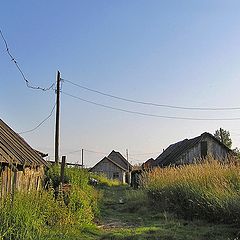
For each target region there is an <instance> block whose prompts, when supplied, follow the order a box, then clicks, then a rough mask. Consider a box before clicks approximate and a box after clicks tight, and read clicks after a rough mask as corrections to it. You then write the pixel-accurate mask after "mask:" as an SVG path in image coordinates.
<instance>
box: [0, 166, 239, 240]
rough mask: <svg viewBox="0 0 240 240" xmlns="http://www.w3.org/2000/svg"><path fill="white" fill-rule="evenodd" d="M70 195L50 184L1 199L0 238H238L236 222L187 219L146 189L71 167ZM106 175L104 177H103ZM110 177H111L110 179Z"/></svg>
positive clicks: (54, 179) (56, 171)
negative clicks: (92, 181) (93, 178)
mask: <svg viewBox="0 0 240 240" xmlns="http://www.w3.org/2000/svg"><path fill="white" fill-rule="evenodd" d="M66 173H67V174H66V179H65V181H66V182H68V184H70V185H69V186H70V191H69V192H68V194H67V195H64V194H62V193H61V191H60V192H58V195H57V198H56V195H55V194H54V190H53V186H54V184H57V182H58V181H59V175H58V174H59V169H51V170H50V172H48V175H47V176H48V179H49V180H50V179H51V184H50V185H48V190H47V191H46V190H42V191H40V192H30V193H28V194H26V193H25V194H23V193H16V195H15V200H14V202H11V199H8V201H5V202H1V204H0V240H23V239H29V240H49V239H50V240H59V239H62V240H81V239H82V240H128V239H129V240H130V239H131V240H135V239H136V240H150V239H151V240H154V239H156V240H160V239H161V240H164V239H165V240H170V239H173V240H175V239H176V240H181V239H184V240H204V239H206V240H214V239H218V240H234V239H235V240H236V239H237V237H238V236H240V234H239V228H238V227H236V226H235V225H227V224H222V225H219V224H213V223H208V222H204V221H200V220H193V221H189V220H184V219H181V218H176V216H175V215H173V214H170V213H167V212H166V211H164V210H163V209H159V208H157V207H155V206H154V205H152V202H151V201H149V195H148V194H147V191H145V190H139V189H138V190H133V189H131V188H130V187H128V186H126V185H119V183H118V184H117V185H116V184H115V183H112V184H111V183H110V182H108V183H107V184H100V185H98V186H97V187H96V188H94V187H92V186H89V184H88V179H89V177H90V175H89V173H88V172H86V171H83V170H80V169H70V168H69V169H67V171H66ZM104 181H105V180H104ZM108 181H109V180H108Z"/></svg>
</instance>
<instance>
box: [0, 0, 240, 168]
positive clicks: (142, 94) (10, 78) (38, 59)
mask: <svg viewBox="0 0 240 240" xmlns="http://www.w3.org/2000/svg"><path fill="white" fill-rule="evenodd" d="M239 7H240V2H239V1H231V0H230V1H220V0H217V1H194V0H192V1H173V0H172V1H160V0H156V1H154V0H148V1H147V0H145V1H143V0H132V1H124V0H123V1H110V0H101V1H99V0H88V1H80V0H72V1H71V2H70V1H69V2H67V1H21V2H20V1H2V2H1V3H0V8H1V9H2V11H1V15H0V22H1V29H2V31H3V33H4V35H5V38H6V39H7V41H8V44H9V47H10V50H11V52H12V54H13V55H14V57H15V58H16V60H17V61H18V63H19V65H20V66H21V68H22V70H23V71H24V73H25V74H26V76H27V78H28V79H29V81H30V82H31V83H32V84H33V85H38V86H48V85H50V84H51V83H52V82H54V81H55V78H56V71H57V70H59V71H60V72H61V76H62V78H64V79H67V80H70V81H73V82H75V83H78V84H81V85H84V86H86V87H89V88H93V89H97V90H99V91H103V92H107V93H110V94H113V95H117V96H121V97H125V98H131V99H136V100H141V101H148V102H156V103H162V104H170V105H180V106H189V107H235V106H240V101H239V87H240V83H239V76H240V72H239V62H240V61H239V60H240V47H239V40H240V30H239V22H240V15H239ZM0 56H1V57H0V66H1V68H0V69H1V71H0V79H1V83H2V85H1V88H0V102H1V105H0V106H1V112H0V113H1V118H2V119H3V120H4V121H5V122H6V123H8V124H9V125H10V126H11V127H12V128H13V129H14V130H15V131H17V132H21V131H25V130H29V129H31V128H33V127H35V126H36V125H37V124H38V123H39V122H40V121H41V120H42V119H44V118H45V117H46V116H47V115H48V114H49V112H50V111H51V109H52V107H53V104H54V101H55V94H54V92H53V91H49V92H41V91H34V90H31V89H29V88H27V87H26V85H25V84H24V81H23V79H22V78H21V75H20V74H19V72H18V71H17V69H16V67H15V66H14V64H13V63H12V62H11V60H10V58H9V56H8V55H7V53H6V50H5V46H4V43H3V42H2V41H0ZM63 91H65V92H67V93H71V94H73V95H76V96H78V97H82V98H84V99H87V100H90V101H94V102H97V103H100V104H106V105H109V106H113V107H117V108H124V109H127V110H131V111H140V112H145V113H150V114H157V115H167V116H178V117H195V118H236V117H240V110H235V111H221V112H217V111H212V112H211V111H187V110H173V109H165V108H156V107H150V106H141V105H136V104H131V103H126V102H123V101H117V100H114V99H110V98H107V97H103V96H100V95H97V94H95V93H91V92H88V91H85V90H82V89H80V88H77V87H74V86H72V85H70V84H69V83H67V82H63ZM54 122H55V117H54V115H53V116H52V117H51V119H49V120H48V121H46V122H45V124H44V125H43V126H42V127H40V128H39V129H37V130H36V131H34V132H31V133H27V134H24V135H22V136H23V137H24V138H25V139H26V140H27V141H28V142H29V143H30V144H31V145H32V146H33V147H35V148H37V149H39V150H41V151H43V152H48V153H49V155H50V156H53V152H54V151H53V146H54ZM239 122H240V121H239V120H238V121H186V120H169V119H161V118H153V117H143V116H136V115H133V114H128V113H123V112H117V111H114V110H110V109H104V108H101V107H99V106H94V105H91V104H88V103H84V102H81V101H78V100H76V99H73V98H71V97H69V96H65V95H62V97H61V153H62V154H64V153H68V152H70V151H75V150H77V149H80V148H85V149H89V150H94V151H98V152H103V153H107V152H110V151H111V150H112V149H115V150H118V151H120V152H122V153H124V152H125V149H126V148H128V149H129V153H130V160H131V161H133V163H138V162H141V161H144V160H146V159H147V158H149V157H156V156H157V155H158V152H159V153H160V152H161V151H162V149H163V148H166V147H167V146H168V145H169V144H171V143H173V142H176V141H179V140H182V139H184V138H191V137H194V136H197V135H199V134H201V133H202V132H205V131H208V132H211V133H212V132H214V131H215V130H216V129H217V128H219V127H222V128H225V129H227V130H229V131H230V133H232V139H233V146H234V147H236V146H240V127H239V126H238V125H239ZM238 134H239V135H238ZM149 152H150V153H151V152H153V153H154V154H146V155H134V154H138V153H149ZM103 156H104V154H95V153H89V152H86V155H85V159H86V164H87V165H88V166H91V165H93V164H94V163H96V162H97V161H98V160H100V159H101V158H102V157H103ZM67 158H68V160H69V161H73V162H74V161H79V159H80V153H75V154H67Z"/></svg>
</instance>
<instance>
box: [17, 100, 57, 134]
mask: <svg viewBox="0 0 240 240" xmlns="http://www.w3.org/2000/svg"><path fill="white" fill-rule="evenodd" d="M55 107H56V103H55V104H54V106H53V108H52V110H51V112H50V114H49V115H48V116H47V117H46V118H44V119H43V120H42V121H41V122H40V123H39V124H38V125H37V126H36V127H34V128H33V129H30V130H27V131H24V132H19V133H18V134H19V135H21V134H25V133H29V132H33V131H35V130H36V129H38V128H39V127H40V126H41V125H43V123H44V122H46V121H47V120H48V119H49V118H50V117H51V116H52V114H53V111H54V109H55Z"/></svg>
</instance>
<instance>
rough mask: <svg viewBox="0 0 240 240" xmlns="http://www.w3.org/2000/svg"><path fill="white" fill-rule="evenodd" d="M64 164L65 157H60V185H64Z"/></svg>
mask: <svg viewBox="0 0 240 240" xmlns="http://www.w3.org/2000/svg"><path fill="white" fill-rule="evenodd" d="M65 164H66V156H62V162H61V175H60V180H61V183H62V184H64V169H65Z"/></svg>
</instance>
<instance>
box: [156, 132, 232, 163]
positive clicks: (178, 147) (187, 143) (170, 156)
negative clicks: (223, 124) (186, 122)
mask: <svg viewBox="0 0 240 240" xmlns="http://www.w3.org/2000/svg"><path fill="white" fill-rule="evenodd" d="M205 137H210V138H212V139H214V140H215V141H216V142H218V144H220V145H221V146H222V147H223V148H225V149H226V150H227V151H228V152H232V150H231V149H229V148H228V147H227V146H226V145H224V144H223V143H222V142H220V141H219V140H218V139H217V138H215V137H214V136H213V135H212V134H210V133H208V132H205V133H203V134H201V135H200V136H198V137H195V138H192V139H184V140H182V141H180V142H177V143H174V144H171V145H170V146H169V147H168V148H167V149H166V150H165V151H163V153H162V154H160V155H159V156H158V157H157V158H156V160H155V164H154V165H155V166H159V165H160V166H166V165H170V164H174V163H175V162H176V160H177V158H178V157H179V156H180V155H181V154H182V153H184V152H185V151H187V150H188V149H190V148H192V147H193V146H194V145H195V144H197V143H199V142H200V141H201V140H202V139H203V138H205Z"/></svg>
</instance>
